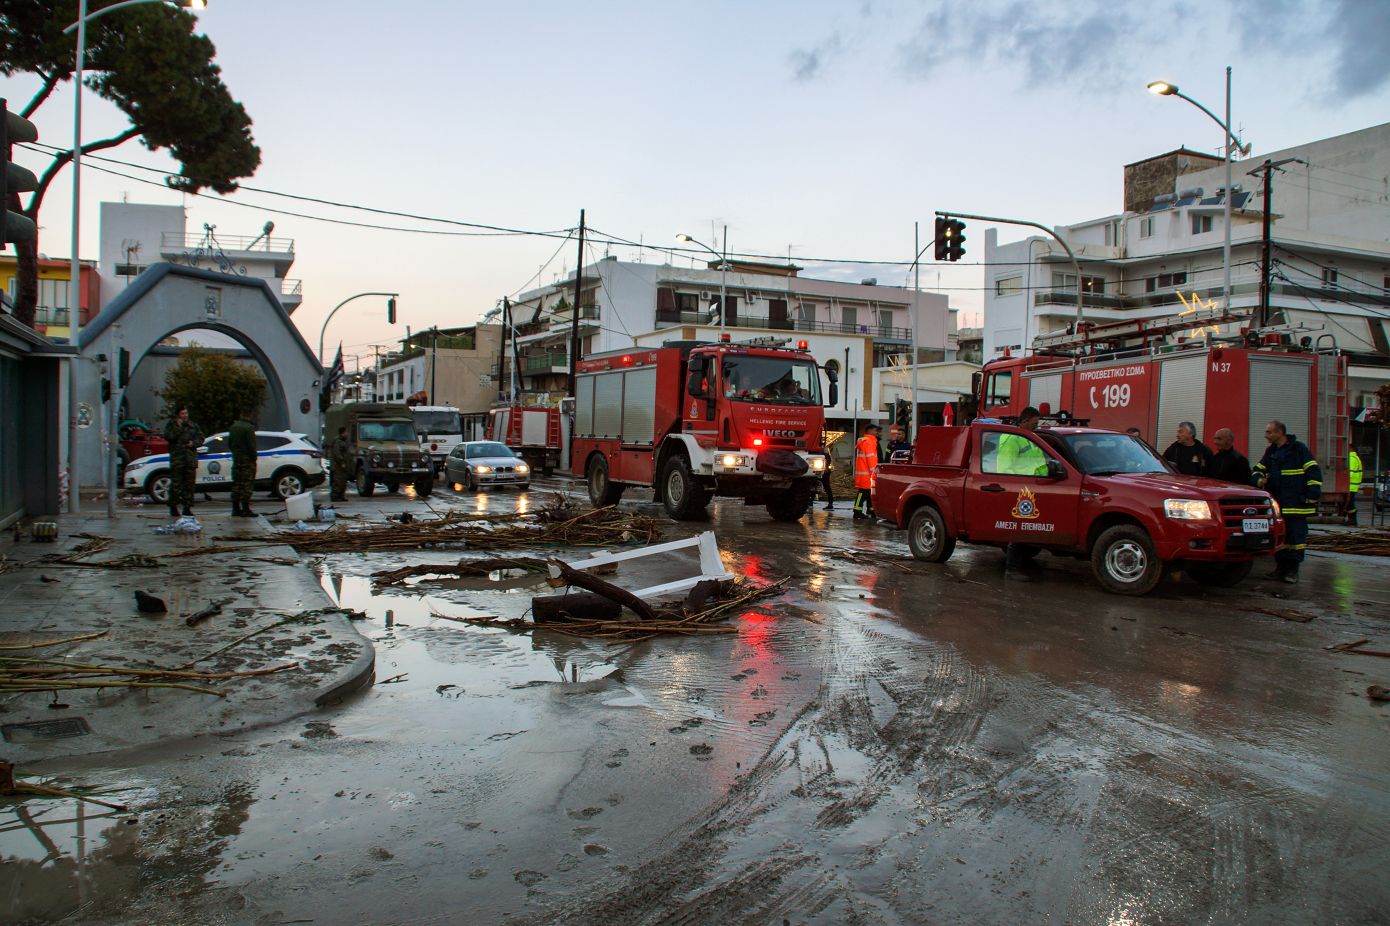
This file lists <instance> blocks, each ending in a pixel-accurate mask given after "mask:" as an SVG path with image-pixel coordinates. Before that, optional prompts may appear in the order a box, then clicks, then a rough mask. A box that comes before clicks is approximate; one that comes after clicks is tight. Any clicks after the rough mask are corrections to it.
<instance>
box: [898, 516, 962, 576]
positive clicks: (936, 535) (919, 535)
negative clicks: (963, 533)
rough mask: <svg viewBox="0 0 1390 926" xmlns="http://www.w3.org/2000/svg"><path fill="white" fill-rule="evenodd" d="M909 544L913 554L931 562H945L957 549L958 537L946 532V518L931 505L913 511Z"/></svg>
mask: <svg viewBox="0 0 1390 926" xmlns="http://www.w3.org/2000/svg"><path fill="white" fill-rule="evenodd" d="M907 545H908V547H909V548H911V550H912V555H913V556H915V557H916V558H917V559H920V560H926V561H927V562H929V563H944V562H946V560H948V559H950V558H951V554H952V553H954V552H955V549H956V538H954V537H951V536H948V535H947V533H946V519H945V518H943V517H941V512H939V511H937V510H936V509H935V508H933V507H932V506H931V505H924V506H923V507H921V508H918V509H917V510H916V511H914V512H913V513H912V518H911V519H910V520H909V521H908V522H907Z"/></svg>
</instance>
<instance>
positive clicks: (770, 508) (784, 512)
mask: <svg viewBox="0 0 1390 926" xmlns="http://www.w3.org/2000/svg"><path fill="white" fill-rule="evenodd" d="M810 507H811V487H810V486H807V485H796V486H793V487H792V488H791V489H789V490H787V491H786V492H783V493H782V494H781V495H778V496H777V497H776V498H774V499H773V500H772V501H770V502H768V503H767V513H768V514H770V515H771V516H772V520H774V521H800V520H801V518H802V516H803V515H804V514H806V512H807V511H808V510H809V509H810Z"/></svg>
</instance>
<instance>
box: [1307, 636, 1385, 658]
mask: <svg viewBox="0 0 1390 926" xmlns="http://www.w3.org/2000/svg"><path fill="white" fill-rule="evenodd" d="M1370 642H1371V641H1370V640H1356V641H1354V642H1352V643H1338V644H1336V645H1334V646H1325V647H1323V649H1326V650H1328V651H1329V652H1333V653H1355V654H1356V655H1358V656H1384V657H1387V658H1390V652H1386V651H1385V650H1380V649H1362V648H1361V647H1363V646H1365V645H1366V644H1367V643H1370Z"/></svg>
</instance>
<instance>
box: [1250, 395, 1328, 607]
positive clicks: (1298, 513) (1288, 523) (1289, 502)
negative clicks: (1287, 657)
mask: <svg viewBox="0 0 1390 926" xmlns="http://www.w3.org/2000/svg"><path fill="white" fill-rule="evenodd" d="M1265 440H1267V441H1269V446H1268V447H1266V448H1265V453H1264V456H1263V457H1261V458H1260V462H1258V463H1256V464H1255V470H1254V474H1253V476H1252V479H1253V480H1254V482H1255V484H1256V485H1258V486H1259V487H1260V488H1262V489H1264V490H1265V491H1266V492H1268V493H1269V494H1270V495H1273V496H1274V500H1275V501H1277V502H1278V503H1279V506H1280V507H1281V508H1282V509H1283V511H1284V525H1285V528H1286V530H1287V535H1286V536H1285V538H1284V545H1283V546H1282V547H1280V548H1279V552H1277V553H1275V554H1274V562H1275V568H1274V571H1273V572H1271V573H1270V574H1269V578H1271V579H1280V580H1282V581H1284V582H1288V583H1289V584H1291V585H1292V584H1293V583H1294V582H1297V581H1298V567H1299V565H1300V564H1301V563H1302V562H1303V552H1304V550H1306V549H1307V548H1308V518H1309V517H1311V516H1312V515H1314V514H1316V513H1317V510H1318V497H1319V496H1321V495H1322V469H1321V468H1320V467H1319V466H1318V461H1317V460H1315V459H1313V454H1312V451H1310V450H1309V449H1308V448H1307V446H1306V445H1304V444H1303V443H1302V442H1301V441H1299V440H1298V438H1297V437H1295V436H1294V435H1292V434H1290V433H1289V431H1288V428H1287V427H1285V426H1284V422H1282V421H1271V422H1270V423H1269V424H1267V425H1265Z"/></svg>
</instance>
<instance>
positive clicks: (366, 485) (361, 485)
mask: <svg viewBox="0 0 1390 926" xmlns="http://www.w3.org/2000/svg"><path fill="white" fill-rule="evenodd" d="M375 491H376V480H375V479H373V478H372V477H371V475H370V474H368V472H367V468H366V467H365V466H364V467H361V468H360V469H358V470H357V494H358V495H360V496H362V497H363V498H371V497H372V493H373V492H375Z"/></svg>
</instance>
